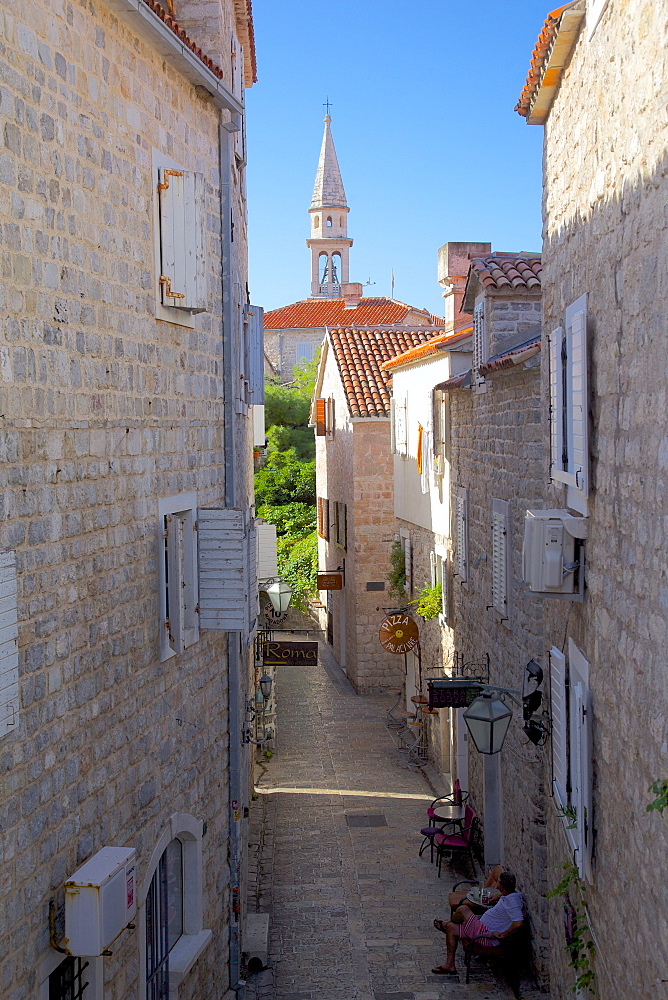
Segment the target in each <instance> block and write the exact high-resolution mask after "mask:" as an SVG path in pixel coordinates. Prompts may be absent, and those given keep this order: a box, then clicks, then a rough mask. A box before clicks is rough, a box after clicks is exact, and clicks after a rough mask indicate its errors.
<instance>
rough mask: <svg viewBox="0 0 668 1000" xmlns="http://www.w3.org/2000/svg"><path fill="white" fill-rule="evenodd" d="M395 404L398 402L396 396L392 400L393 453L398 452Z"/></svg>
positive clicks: (391, 434)
mask: <svg viewBox="0 0 668 1000" xmlns="http://www.w3.org/2000/svg"><path fill="white" fill-rule="evenodd" d="M395 406H396V402H395V399H394V396H392V398H391V400H390V451H391V453H392V454H393V455H396V453H397V433H396V426H395V421H396V417H395Z"/></svg>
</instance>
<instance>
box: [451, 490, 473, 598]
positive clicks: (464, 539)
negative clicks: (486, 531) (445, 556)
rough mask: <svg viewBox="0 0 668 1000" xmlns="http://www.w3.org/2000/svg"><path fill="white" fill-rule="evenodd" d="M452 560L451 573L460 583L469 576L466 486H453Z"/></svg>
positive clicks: (465, 580) (467, 498)
mask: <svg viewBox="0 0 668 1000" xmlns="http://www.w3.org/2000/svg"><path fill="white" fill-rule="evenodd" d="M452 492H453V494H454V501H455V502H454V504H453V515H454V522H455V525H454V527H455V530H454V542H455V551H454V560H453V575H454V577H455V579H457V580H459V582H460V583H468V578H469V491H468V487H466V486H455V487H453V491H452Z"/></svg>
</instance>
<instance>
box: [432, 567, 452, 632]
mask: <svg viewBox="0 0 668 1000" xmlns="http://www.w3.org/2000/svg"><path fill="white" fill-rule="evenodd" d="M429 563H430V568H431V586H432V587H435V586H436V585H437V584H439V583H440V585H441V614H440V618H441V624H442V625H445V624H447V621H448V615H449V603H448V556H447V553H446V552H445V550H444V549H437V550H436V551H435V552H430V554H429Z"/></svg>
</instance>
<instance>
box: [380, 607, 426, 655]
mask: <svg viewBox="0 0 668 1000" xmlns="http://www.w3.org/2000/svg"><path fill="white" fill-rule="evenodd" d="M378 638H379V639H380V644H381V646H382V647H383V649H386V650H387V651H388V653H409V652H410V651H411V649H413V647H414V646H416V645H417V641H418V627H417V624H416V623H415V622H414V621H413V619H412V618H411V617H410V615H406V614H403V613H398V614H396V615H388V616H387V618H384V619H383V621H382V622H381V624H380V631H379V633H378Z"/></svg>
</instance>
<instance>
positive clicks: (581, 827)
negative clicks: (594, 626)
mask: <svg viewBox="0 0 668 1000" xmlns="http://www.w3.org/2000/svg"><path fill="white" fill-rule="evenodd" d="M550 701H551V711H552V785H553V791H554V795H555V798H556V800H557V806H558V807H559V808H560V810H562V811H564V810H568V812H569V814H570V815H569V816H567V817H566V818H565V821H564V824H565V832H566V836H567V837H568V840H569V842H570V845H571V847H572V849H573V855H574V859H575V863H576V864H577V867H578V871H579V873H580V876H581V877H582V878H587V879H590V878H591V855H592V837H593V823H592V819H593V817H592V801H591V788H592V783H591V702H590V696H589V663H588V662H587V660H586V659H585V657H584V656H583V654H582V653H581V652H580V650H579V649H578V647H577V646H576V645H575V643H574V642H573V640H572V639H569V640H568V661H566V657H565V656H564V654H563V653H562V652H561V650H559V649H557V648H556V647H553V648H552V649H551V650H550Z"/></svg>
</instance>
